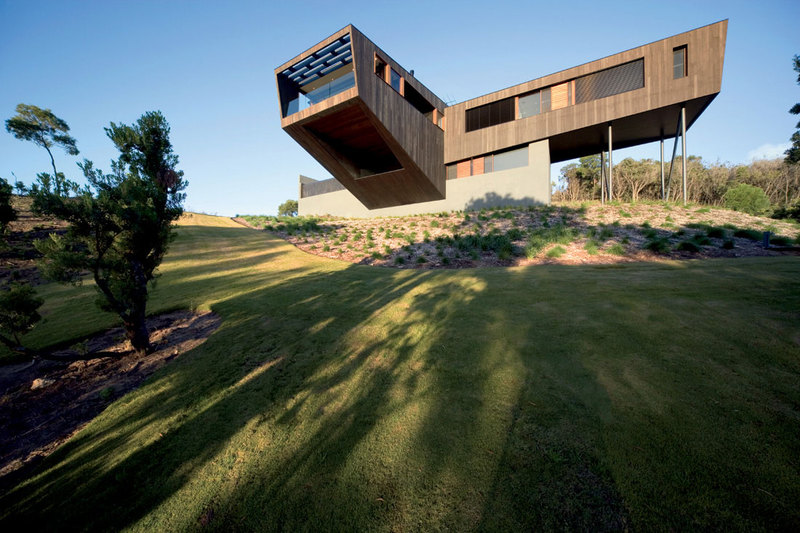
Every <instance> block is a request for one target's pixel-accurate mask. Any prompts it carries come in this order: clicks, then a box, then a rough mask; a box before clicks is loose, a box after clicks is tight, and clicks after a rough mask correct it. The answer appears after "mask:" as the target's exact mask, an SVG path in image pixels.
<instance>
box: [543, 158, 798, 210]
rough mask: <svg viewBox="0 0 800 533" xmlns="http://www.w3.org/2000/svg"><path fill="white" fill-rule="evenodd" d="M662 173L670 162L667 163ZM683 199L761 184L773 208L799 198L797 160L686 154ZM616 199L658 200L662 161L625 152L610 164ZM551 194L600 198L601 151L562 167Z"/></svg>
mask: <svg viewBox="0 0 800 533" xmlns="http://www.w3.org/2000/svg"><path fill="white" fill-rule="evenodd" d="M664 167H665V175H668V174H669V163H665V165H664ZM686 177H687V199H688V201H689V202H690V203H697V204H708V205H724V203H725V193H726V192H728V191H729V190H730V189H733V188H734V187H737V186H739V185H741V184H746V185H751V186H754V187H758V188H759V189H761V190H763V191H764V193H765V194H766V196H767V198H768V199H769V202H770V204H771V207H772V208H773V209H786V208H788V207H791V206H795V205H797V204H798V203H800V165H795V164H788V163H786V162H785V161H784V160H783V159H773V160H762V161H753V162H752V163H750V164H749V165H730V164H726V163H711V164H708V163H706V162H705V161H703V160H702V158H700V157H697V156H689V157H688V158H687V165H686ZM682 189H683V185H682V182H681V161H680V160H676V161H675V166H674V168H673V170H672V179H671V180H670V183H669V196H668V198H667V199H668V200H669V201H680V200H681V194H682ZM613 191H614V199H615V200H620V201H627V202H637V201H642V200H656V201H658V200H661V164H660V162H659V161H654V160H652V159H642V160H635V159H632V158H626V159H623V160H622V161H620V162H619V163H618V164H616V165H614V173H613ZM553 199H554V200H563V201H580V200H599V199H600V157H599V156H589V157H582V158H581V159H580V161H579V162H578V163H572V164H570V165H567V166H566V167H564V168H563V169H562V170H561V176H560V180H559V182H558V183H557V184H556V187H555V190H554V191H553Z"/></svg>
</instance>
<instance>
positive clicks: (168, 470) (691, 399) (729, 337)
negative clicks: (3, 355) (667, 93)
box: [0, 217, 800, 531]
mask: <svg viewBox="0 0 800 533" xmlns="http://www.w3.org/2000/svg"><path fill="white" fill-rule="evenodd" d="M209 220H211V219H207V218H203V217H196V218H195V223H196V224H197V225H190V226H184V227H182V228H181V229H180V236H179V238H178V239H177V240H176V241H175V243H174V244H173V247H172V251H171V253H170V254H169V256H168V258H167V260H166V262H165V264H164V265H163V268H162V271H163V274H164V275H163V277H162V278H161V279H160V280H159V282H158V285H157V288H156V290H155V292H154V294H153V297H152V300H151V307H150V309H151V312H159V311H161V310H166V309H174V308H198V309H206V308H209V309H212V310H213V311H215V312H216V313H218V314H220V315H221V316H222V317H223V324H222V326H221V328H220V329H219V330H218V331H217V332H216V333H215V334H214V335H212V336H211V338H210V339H209V340H208V341H207V342H206V343H205V344H203V345H202V346H200V347H199V348H197V349H195V350H194V351H192V352H189V353H186V354H183V355H181V356H180V357H179V358H178V359H176V360H175V361H174V362H172V363H170V364H169V365H167V366H166V367H165V368H164V369H162V370H161V371H160V372H158V373H157V374H156V375H154V376H153V377H152V378H151V379H150V380H149V381H148V382H147V383H146V384H145V385H144V386H143V387H142V388H141V389H139V390H137V391H136V392H134V393H132V394H129V395H128V396H125V397H123V398H121V399H120V400H119V401H117V402H115V403H114V404H112V405H111V406H110V407H109V408H108V409H107V410H106V411H105V412H104V413H103V414H102V415H100V416H99V417H98V418H97V419H96V420H95V421H94V422H93V423H91V424H90V425H89V426H88V427H86V428H85V429H84V430H83V431H82V432H80V433H79V434H78V435H77V436H76V437H75V438H73V439H72V440H71V441H69V442H68V443H67V444H65V445H64V446H63V447H62V448H60V449H59V450H58V451H57V452H56V453H55V454H53V455H52V456H51V457H50V458H48V459H47V460H46V461H45V462H44V463H43V464H42V465H41V466H40V468H39V470H38V474H37V475H35V476H34V477H32V478H31V479H28V480H27V481H25V482H24V483H22V484H20V485H19V486H17V487H16V488H14V489H13V490H11V491H10V492H8V493H7V494H4V495H3V496H2V497H0V529H2V530H5V531H10V530H11V528H14V529H15V530H16V529H23V528H24V529H26V530H59V529H77V528H80V529H84V528H86V529H95V530H96V529H103V530H109V529H120V528H130V529H134V530H146V531H153V530H171V531H174V530H185V529H195V528H202V527H206V528H210V529H219V530H231V529H234V530H236V529H258V530H277V529H283V530H289V531H295V530H320V529H323V530H409V531H419V530H471V529H485V530H497V531H508V530H512V529H526V530H531V529H535V530H541V529H547V530H552V529H569V530H574V529H586V530H618V529H622V528H626V527H627V528H631V529H634V530H651V529H656V530H670V529H672V530H689V529H691V530H694V529H715V530H721V529H725V530H748V531H753V530H775V529H783V530H789V529H795V530H796V529H797V528H798V527H800V506H798V505H797V502H798V501H800V462H798V457H800V260H798V258H796V257H784V258H754V259H739V260H708V261H703V262H692V261H688V262H687V261H684V262H680V263H659V264H622V265H613V266H591V267H582V266H537V267H524V268H512V269H501V268H498V269H469V270H440V271H419V270H415V271H411V270H394V269H387V268H374V267H364V266H354V265H351V264H348V263H343V262H337V261H332V260H327V259H322V258H318V257H314V256H311V255H307V254H304V253H302V252H299V251H297V250H296V249H294V248H293V247H291V246H290V245H288V244H286V243H285V242H284V241H281V240H279V239H276V238H272V237H271V236H270V235H269V234H267V233H263V232H257V231H254V230H248V229H244V228H237V227H225V224H221V225H219V226H218V227H214V226H211V225H208V224H209ZM46 292H47V294H46V296H49V297H50V298H49V300H48V303H47V305H46V308H45V310H46V313H47V321H46V322H45V323H44V324H43V325H42V326H41V328H40V329H39V330H38V331H36V332H35V333H34V334H33V335H32V339H31V340H32V343H33V344H36V345H40V346H41V345H45V344H48V343H52V342H55V341H57V340H59V339H63V338H80V337H81V336H82V335H86V334H88V333H89V332H91V331H92V330H96V329H98V328H100V327H104V326H105V325H107V324H109V323H111V320H110V318H109V317H105V316H101V315H100V314H99V312H98V311H96V310H95V309H94V307H93V306H92V302H93V300H94V298H95V295H94V292H93V291H92V289H91V287H82V288H72V287H66V288H62V287H49V288H48V289H47V290H46ZM55 296H58V300H57V301H56V300H55V299H54V297H55Z"/></svg>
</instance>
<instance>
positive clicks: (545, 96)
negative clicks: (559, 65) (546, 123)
mask: <svg viewBox="0 0 800 533" xmlns="http://www.w3.org/2000/svg"><path fill="white" fill-rule="evenodd" d="M548 111H550V87H547V88H545V89H542V113H547V112H548Z"/></svg>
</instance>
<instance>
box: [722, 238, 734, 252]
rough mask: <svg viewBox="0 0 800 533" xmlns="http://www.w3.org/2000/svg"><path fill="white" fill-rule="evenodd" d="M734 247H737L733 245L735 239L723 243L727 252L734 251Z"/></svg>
mask: <svg viewBox="0 0 800 533" xmlns="http://www.w3.org/2000/svg"><path fill="white" fill-rule="evenodd" d="M734 246H735V245H734V244H733V239H725V240H724V241H723V242H722V248H724V249H725V250H733V247H734Z"/></svg>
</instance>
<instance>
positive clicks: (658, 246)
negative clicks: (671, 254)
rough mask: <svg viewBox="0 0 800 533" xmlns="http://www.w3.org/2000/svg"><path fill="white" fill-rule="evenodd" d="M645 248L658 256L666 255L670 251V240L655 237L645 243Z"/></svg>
mask: <svg viewBox="0 0 800 533" xmlns="http://www.w3.org/2000/svg"><path fill="white" fill-rule="evenodd" d="M644 248H645V249H647V250H650V251H651V252H655V253H657V254H661V253H666V252H668V251H669V249H670V246H669V239H667V238H666V237H653V238H652V239H650V240H648V241H647V242H645V243H644Z"/></svg>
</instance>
